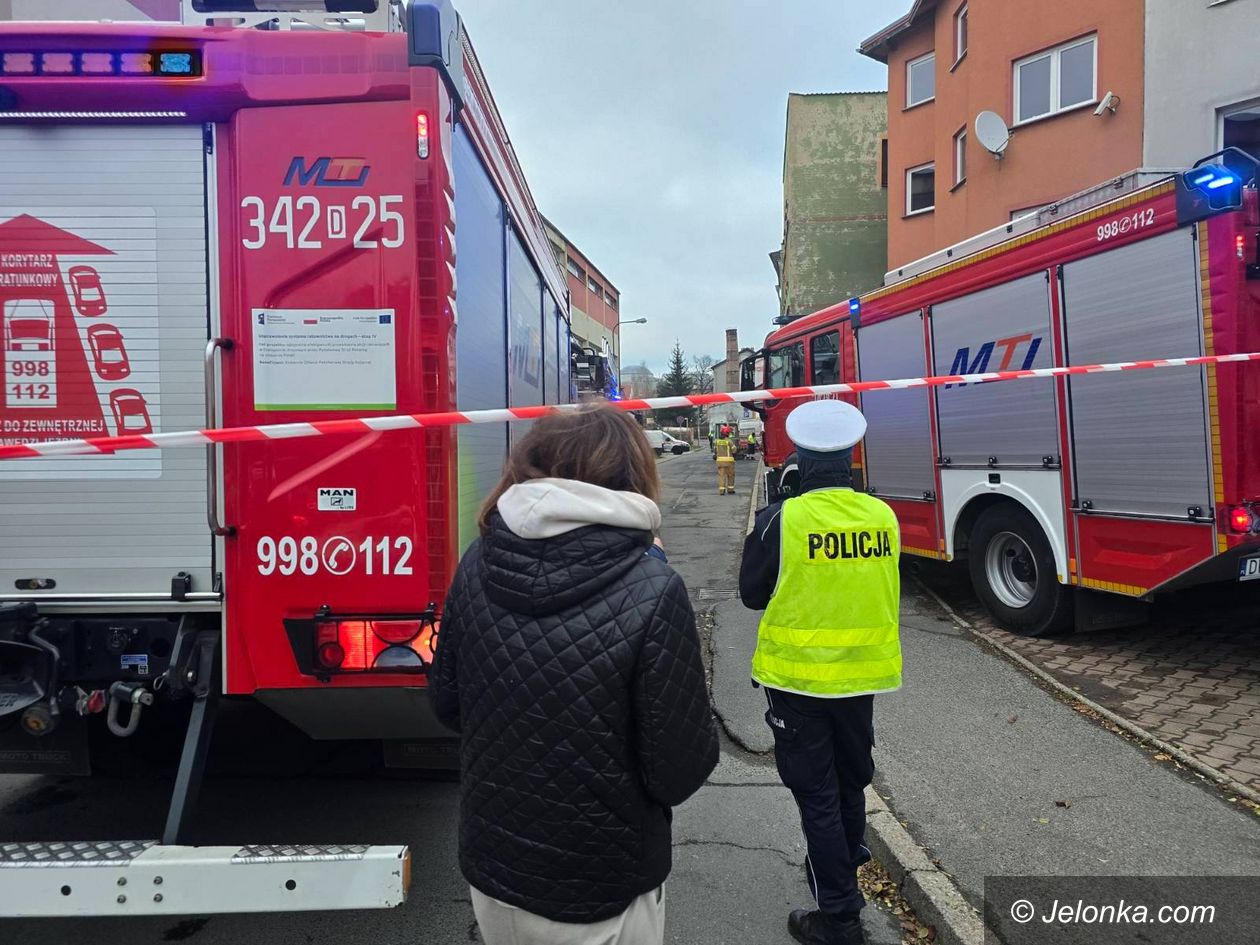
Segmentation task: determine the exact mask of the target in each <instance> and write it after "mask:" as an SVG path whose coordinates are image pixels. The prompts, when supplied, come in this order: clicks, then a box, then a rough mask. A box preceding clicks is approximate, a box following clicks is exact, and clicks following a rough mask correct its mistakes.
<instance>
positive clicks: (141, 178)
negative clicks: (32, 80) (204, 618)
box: [0, 124, 214, 600]
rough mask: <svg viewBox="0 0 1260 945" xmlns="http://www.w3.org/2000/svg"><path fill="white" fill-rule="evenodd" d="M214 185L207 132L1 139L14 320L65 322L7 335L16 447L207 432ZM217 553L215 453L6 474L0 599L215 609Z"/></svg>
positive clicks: (1, 135) (129, 131) (14, 130)
mask: <svg viewBox="0 0 1260 945" xmlns="http://www.w3.org/2000/svg"><path fill="white" fill-rule="evenodd" d="M206 188H207V185H206V157H205V148H204V146H203V136H202V128H201V126H199V125H133V126H124V125H98V124H93V125H74V126H64V125H61V126H57V125H48V124H29V125H14V126H7V125H6V126H4V127H0V313H3V317H4V318H6V319H8V318H9V317H10V316H11V315H13V314H14V313H18V314H20V313H21V312H24V311H33V310H36V309H40V308H42V309H43V310H45V311H47V312H48V313H49V315H50V316H51V321H52V331H51V336H52V337H51V344H49V345H46V346H41V345H36V344H22V345H16V346H15V345H14V344H13V343H12V342H11V341H10V340H9V335H10V332H9V331H8V330H7V329H8V328H9V327H10V326H8V325H7V324H6V326H5V328H6V331H4V332H3V333H0V337H3V338H4V339H5V342H4V343H3V344H0V369H2V371H3V381H4V390H3V396H0V440H2V441H3V442H6V443H14V442H30V441H41V440H52V439H64V438H67V437H80V436H100V435H109V434H114V433H147V432H157V431H161V430H181V429H190V428H194V429H195V428H197V427H199V426H201V425H203V424H204V423H205V418H206V405H205V394H204V383H203V358H204V350H205V347H206V340H207V333H208V330H209V329H208V326H209V325H210V316H209V310H210V309H209V304H208V283H209V280H208V276H207V269H208V267H207V259H208V256H207V248H208V240H207V212H206V207H207V201H206ZM97 326H102V327H105V326H108V327H109V328H112V329H114V330H113V331H109V330H105V331H102V330H97V331H94V332H91V334H89V332H90V331H91V330H92V329H96V328H97ZM19 349H20V350H19ZM213 553H214V552H213V545H212V540H211V538H210V535H209V531H208V528H207V525H206V457H205V455H204V451H202V450H179V451H171V452H158V451H157V450H152V451H142V452H134V453H121V454H118V455H116V456H92V457H83V458H79V457H75V458H64V459H51V458H50V459H33V460H20V461H13V462H5V463H0V599H10V600H12V599H15V598H16V599H21V598H34V599H41V598H42V599H49V598H63V599H64V597H65V596H66V595H73V596H74V597H75V598H78V599H83V598H84V597H85V596H90V597H93V598H95V597H100V598H103V599H122V598H128V599H145V598H148V599H159V598H162V597H169V595H170V593H171V580H172V578H173V577H175V576H176V575H177V574H178V573H179V572H184V573H186V574H188V575H190V576H191V578H192V590H193V592H194V594H202V593H204V594H206V595H207V596H209V592H210V591H211V590H212V574H213V570H214V561H213Z"/></svg>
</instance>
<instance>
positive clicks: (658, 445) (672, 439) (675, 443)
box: [643, 430, 691, 456]
mask: <svg viewBox="0 0 1260 945" xmlns="http://www.w3.org/2000/svg"><path fill="white" fill-rule="evenodd" d="M643 435H644V436H646V437H647V441H648V443H649V444H651V446H652V449H654V450H656V455H657V456H664V455H665V454H666V453H673V454H674V455H675V456H677V455H679V454H681V453H687V452H690V451H691V444H690V443H688V442H687V441H686V440H680V439H678V437H676V436H670V435H669V434H668V433H666V432H665V431H664V430H644V431H643Z"/></svg>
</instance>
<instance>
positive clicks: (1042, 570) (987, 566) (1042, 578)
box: [968, 504, 1074, 637]
mask: <svg viewBox="0 0 1260 945" xmlns="http://www.w3.org/2000/svg"><path fill="white" fill-rule="evenodd" d="M969 546H970V550H969V552H968V566H969V569H970V571H971V583H972V586H973V587H974V588H975V590H976V594H977V596H978V597H979V598H980V600H981V602H982V603H983V604H984V606H985V607H986V608H987V609H988V611H989V613H991V614H992V615H993V616H994V617H995V618H996V619H997V621H998V623H1000V624H1001V625H1002V626H1003V627H1004V628H1006V629H1007V630H1010V631H1011V632H1012V633H1018V634H1020V635H1022V636H1029V637H1052V636H1057V635H1060V634H1064V633H1068V632H1070V631H1071V630H1072V622H1073V618H1074V611H1073V608H1072V589H1071V588H1069V587H1065V586H1063V585H1062V584H1060V583H1059V579H1058V569H1057V568H1056V567H1055V563H1054V553H1053V551H1052V550H1051V548H1050V542H1049V541H1047V540H1046V536H1045V532H1043V531H1042V530H1041V526H1040V525H1039V524H1038V523H1037V520H1036V519H1035V518H1033V516H1032V513H1030V512H1029V511H1028V510H1027V509H1024V508H1022V507H1021V506H1018V505H1014V504H1002V505H995V506H993V507H992V508H989V509H986V510H985V511H983V512H981V513H980V517H979V518H978V519H976V523H975V525H974V526H972V529H971V539H970V543H969Z"/></svg>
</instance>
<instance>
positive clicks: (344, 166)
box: [284, 157, 372, 187]
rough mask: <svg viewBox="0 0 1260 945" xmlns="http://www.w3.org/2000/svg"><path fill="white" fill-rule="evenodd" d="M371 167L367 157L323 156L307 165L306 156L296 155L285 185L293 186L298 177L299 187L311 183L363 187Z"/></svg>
mask: <svg viewBox="0 0 1260 945" xmlns="http://www.w3.org/2000/svg"><path fill="white" fill-rule="evenodd" d="M371 169H372V168H371V165H369V164H368V163H367V160H366V159H365V158H351V157H321V158H316V159H315V160H314V161H312V162H311V164H310V166H307V163H306V158H300V157H295V158H294V159H293V160H292V161H291V162H290V163H289V170H288V173H286V174H285V175H284V186H286V187H291V186H293V182H294V180H295V179H296V181H297V184H298V186H299V187H305V186H306V185H307V184H310V183H314V184H315V186H316V187H362V186H363V185H364V184H366V183H367V177H368V171H370V170H371Z"/></svg>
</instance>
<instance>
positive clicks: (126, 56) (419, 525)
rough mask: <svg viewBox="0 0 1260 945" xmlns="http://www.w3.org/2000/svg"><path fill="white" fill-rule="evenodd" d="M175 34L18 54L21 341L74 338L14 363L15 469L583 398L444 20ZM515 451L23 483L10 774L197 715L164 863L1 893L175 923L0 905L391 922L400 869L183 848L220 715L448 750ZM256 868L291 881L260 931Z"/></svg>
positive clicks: (524, 208) (15, 885) (284, 10)
mask: <svg viewBox="0 0 1260 945" xmlns="http://www.w3.org/2000/svg"><path fill="white" fill-rule="evenodd" d="M182 13H183V23H182V24H175V23H129V24H117V23H115V24H106V23H99V24H98V23H73V24H71V23H62V24H55V23H5V24H0V155H2V159H0V309H3V310H4V311H5V312H6V313H10V316H9V324H8V326H7V329H6V330H7V332H8V336H9V337H11V338H19V335H21V337H20V338H19V340H22V339H23V338H28V337H33V334H32V331H30V330H28V329H22V326H21V325H19V324H18V323H17V322H16V321H15V318H16V316H13V315H12V314H11V313H12V312H24V311H26V310H28V309H30V310H35V311H41V310H42V311H46V312H48V321H47V327H46V331H45V335H40V336H39V337H41V338H42V337H45V336H47V337H51V338H53V339H55V345H52V344H45V345H42V346H41V345H38V344H30V343H26V342H23V343H22V344H14V343H12V341H11V342H10V343H9V344H6V345H5V346H4V350H3V351H0V359H2V363H0V370H2V373H3V377H4V393H3V397H2V398H0V437H2V438H3V440H2V441H3V442H5V443H22V442H31V441H38V440H43V439H60V438H65V437H68V436H69V437H73V436H82V435H101V434H115V433H126V432H128V431H131V432H135V431H136V430H137V429H139V427H141V426H143V427H145V428H146V430H151V431H153V432H160V431H161V430H180V429H197V428H200V427H202V426H204V425H208V426H210V427H214V426H238V425H251V424H263V423H277V422H280V423H299V424H310V425H311V426H312V427H314V428H317V427H318V425H319V423H320V422H321V421H323V420H331V419H339V418H344V417H352V416H358V415H366V416H373V415H384V414H391V413H412V412H427V411H445V410H453V409H461V410H463V409H477V408H486V407H501V406H503V405H505V404H507V405H533V404H543V403H559V402H570V401H571V400H572V394H571V359H570V339H569V326H568V304H567V296H566V293H565V288H564V285H565V283H564V277H563V274H562V273H561V272H560V270H559V268H558V266H557V264H556V261H555V258H554V257H553V255H552V252H551V250H550V247H549V244H548V241H547V239H546V236H545V234H544V231H543V228H542V224H541V220H540V217H539V215H538V212H537V209H536V208H535V205H534V202H533V199H532V197H531V194H530V191H529V188H528V186H527V184H526V182H525V178H524V176H523V175H522V173H521V169H520V167H519V165H518V163H517V160H516V157H515V155H514V153H513V150H512V147H511V145H510V143H509V140H508V136H507V132H506V131H505V129H504V126H503V122H502V119H501V117H500V115H499V112H498V110H497V108H496V107H495V103H494V100H493V98H492V97H491V94H490V90H489V88H488V87H487V85H486V81H485V78H484V76H483V74H482V71H481V67H480V66H479V65H478V61H477V57H476V55H475V54H474V52H473V48H472V46H471V44H470V42H469V39H468V36H467V35H466V33H465V31H464V29H463V27H462V24H461V22H460V20H459V18H458V16H457V15H456V14H455V12H454V10H453V9H452V8H451V6H450V4H449V2H447V0H416V2H411V3H408V4H400V3H396V2H391V0H328V2H322V0H320V2H313V3H311V2H307V3H300V2H288V0H286V2H283V3H274V2H270V3H258V4H256V5H255V4H253V3H249V2H244V3H243V2H240V0H184V2H183V6H182ZM89 273H90V278H89ZM457 287H458V288H457ZM106 299H108V314H109V322H110V327H111V328H112V329H113V334H112V335H110V339H109V341H110V344H111V345H112V348H113V349H114V350H116V351H117V352H120V353H121V352H123V351H125V352H126V354H125V362H124V363H125V365H126V369H125V370H118V369H116V368H112V367H110V366H109V365H110V364H112V363H113V362H103V358H104V354H103V352H104V349H103V347H102V343H101V336H100V331H101V329H100V327H99V325H98V324H97V323H98V322H100V318H99V317H98V316H100V315H101V314H102V313H103V312H104V311H105V306H106V302H105V300H106ZM89 303H90V304H89ZM41 307H42V308H41ZM20 329H21V330H25V331H26V334H25V335H22V334H21V330H20ZM115 336H116V337H115ZM119 356H121V355H118V356H114V361H117V360H118V357H119ZM103 363H106V369H103V368H102V364H103ZM521 432H522V430H521V427H520V426H519V425H517V426H514V427H513V428H511V429H509V428H508V426H507V425H506V424H503V425H481V426H477V427H474V428H469V429H464V430H460V431H459V432H458V434H456V433H454V432H452V431H450V430H425V431H411V432H395V433H389V434H381V433H370V434H365V435H362V436H332V437H315V438H303V439H278V440H273V441H271V442H267V443H259V444H243V445H232V446H225V447H222V448H217V447H214V446H208V447H207V449H206V451H205V452H204V453H198V452H185V451H177V452H169V453H164V452H159V451H156V450H151V451H144V452H139V453H131V454H125V455H122V454H120V455H118V456H113V457H111V456H100V455H96V456H91V457H68V458H61V459H52V458H49V459H32V460H19V461H16V462H12V463H3V464H0V774H4V773H32V772H40V773H42V772H62V773H86V772H87V770H88V764H89V758H88V757H87V752H86V748H85V745H86V744H87V739H86V730H87V729H88V728H89V726H91V725H99V726H101V727H106V726H107V727H108V729H109V731H110V732H112V733H114V734H115V735H117V736H120V737H127V736H130V735H131V734H132V733H133V732H135V731H136V730H137V728H140V729H143V728H144V726H145V721H146V718H145V717H147V716H151V715H154V714H157V713H160V712H163V711H165V710H166V708H167V706H168V705H169V704H170V703H174V702H178V701H180V700H183V701H185V702H191V703H192V704H193V711H192V716H191V718H192V722H191V724H190V727H189V729H188V732H187V736H186V740H185V743H184V752H183V756H182V758H181V761H180V767H179V773H178V781H177V785H176V790H175V795H174V800H173V802H172V806H171V810H170V813H169V816H168V819H167V823H166V829H165V832H164V835H163V844H159V845H155V846H150V845H144V844H139V845H124V847H122V848H118V847H112V846H108V845H99V844H89V845H84V846H82V847H76V848H74V851H72V852H71V853H66V854H64V855H63V854H61V853H57V852H55V851H54V852H50V848H49V847H48V845H47V844H27V845H21V844H18V845H14V846H13V848H12V849H10V848H8V847H3V846H0V867H14V866H21V865H33V866H36V867H38V866H40V865H42V861H46V860H48V859H49V858H50V857H51V858H52V859H54V860H59V861H62V860H63V861H65V862H64V863H60V864H59V865H63V866H68V867H69V866H81V865H82V864H83V863H87V864H89V865H91V863H93V862H96V863H99V862H101V861H102V859H105V860H111V859H117V860H118V861H119V862H120V863H123V864H124V865H126V864H128V863H129V864H130V865H131V868H132V869H133V870H139V869H141V867H144V868H146V869H147V868H148V867H149V866H150V865H154V864H158V865H157V868H158V869H164V870H166V871H167V872H166V874H164V875H166V882H165V884H164V886H163V895H162V896H158V897H157V901H156V903H155V902H154V901H153V897H151V896H136V897H128V898H129V899H130V901H129V902H127V903H126V904H125V905H122V903H123V898H122V897H119V898H118V901H117V904H116V903H115V893H116V892H117V890H116V889H115V888H114V886H113V885H112V884H113V878H110V879H109V880H108V883H107V884H106V885H105V886H104V887H102V886H101V885H100V883H99V882H98V880H99V879H100V877H102V876H104V875H105V874H104V873H100V872H99V871H98V872H95V873H94V872H92V871H91V870H90V869H89V870H86V871H84V872H83V873H82V876H81V877H80V879H79V880H76V879H75V878H74V876H73V875H72V873H73V872H74V870H71V872H63V871H62V870H56V871H51V872H50V871H48V870H43V871H41V870H40V869H37V868H36V869H20V868H13V869H4V868H0V901H3V902H4V904H5V906H4V907H3V908H4V909H5V910H6V911H7V910H8V909H9V908H12V909H17V910H18V911H19V912H22V913H23V914H65V913H67V912H74V913H77V914H84V913H85V912H91V911H93V910H97V911H100V910H103V911H104V912H105V913H106V914H119V915H125V914H136V913H138V912H145V911H148V912H164V913H187V912H204V911H224V910H238V911H239V910H241V909H267V908H288V909H294V908H321V909H322V908H331V907H347V908H348V907H364V906H371V905H383V904H386V900H388V899H389V898H390V897H389V896H387V895H385V893H384V892H383V890H386V889H387V888H388V889H392V890H393V891H394V893H393V894H392V895H393V900H392V901H397V898H398V888H399V884H400V883H401V882H402V879H401V877H402V872H403V871H402V870H400V868H399V857H400V856H401V855H402V854H401V852H400V851H399V850H392V851H391V850H385V851H384V852H383V853H382V852H380V851H379V848H371V849H365V848H356V849H338V850H335V851H333V852H329V851H327V850H319V849H315V850H311V849H299V850H297V851H296V852H295V851H288V852H284V851H276V850H265V851H262V852H255V853H249V852H242V851H240V850H236V849H233V850H229V851H227V853H225V854H223V855H222V856H220V857H219V858H218V859H216V856H219V854H218V853H214V852H213V851H212V852H211V853H204V852H199V853H198V854H197V856H196V857H192V858H191V859H190V857H189V856H187V855H185V856H184V858H183V859H180V856H181V855H182V854H180V855H176V854H175V853H172V852H171V851H172V850H174V851H179V850H183V849H185V848H182V847H179V846H177V844H179V843H180V841H181V838H182V837H183V836H184V833H185V826H186V822H187V817H188V813H189V807H190V804H189V803H188V802H189V801H190V798H191V797H192V795H193V793H194V791H195V786H196V783H197V781H198V779H199V778H200V774H201V765H202V762H203V760H204V758H205V753H206V746H207V742H208V738H209V731H210V725H209V719H210V718H211V717H212V710H213V707H214V702H215V699H216V696H219V695H226V696H233V697H250V698H253V699H256V700H259V701H260V702H262V703H264V704H265V705H266V706H268V707H270V708H271V709H272V710H274V711H275V712H276V713H278V714H279V715H281V716H283V717H284V718H285V719H287V720H289V721H290V722H292V723H293V724H294V725H296V726H297V727H298V728H300V729H302V730H303V731H305V732H306V733H308V734H309V735H310V736H312V737H314V738H318V739H381V740H387V742H388V743H389V744H392V745H395V746H397V745H398V744H400V743H401V740H409V741H408V742H407V744H409V745H414V744H423V741H422V740H425V739H443V738H444V737H449V733H447V732H445V730H443V729H442V728H441V727H440V726H439V725H438V724H437V722H436V720H435V719H434V718H433V717H432V715H431V714H430V712H429V708H428V700H427V698H426V695H425V685H426V672H427V669H428V667H429V663H430V660H431V658H432V647H433V640H434V636H435V634H436V633H437V632H438V629H439V627H440V614H441V604H442V597H443V594H444V592H445V589H446V587H447V584H448V582H449V579H450V577H451V574H452V571H453V568H454V565H455V563H456V561H457V558H458V555H459V553H460V551H461V549H462V548H463V547H464V546H465V545H466V544H467V543H468V542H469V541H470V540H471V539H472V537H473V534H474V531H475V519H476V511H477V505H478V503H479V501H480V500H481V499H482V497H484V495H486V493H487V492H488V491H489V489H490V487H491V486H492V485H493V483H494V482H495V480H496V479H497V478H498V475H499V473H500V470H501V469H502V465H503V461H504V458H505V456H506V453H507V450H508V449H509V446H510V444H511V441H512V439H513V438H514V437H519V436H520V435H521ZM417 740H418V741H417ZM75 851H77V852H75ZM220 852H221V851H220ZM365 858H366V859H367V860H368V861H371V862H374V863H376V867H375V868H376V869H377V870H378V872H377V873H373V872H371V871H370V870H369V871H368V872H363V870H362V869H361V870H360V871H359V872H358V873H356V874H355V876H356V877H357V878H356V879H355V880H354V881H353V882H349V883H347V882H344V881H343V880H339V879H338V878H337V875H336V872H335V871H336V870H337V869H345V868H348V867H347V866H346V864H347V863H348V862H349V861H354V862H355V863H357V864H358V865H359V866H360V867H361V866H362V865H363V864H362V861H364V860H365ZM133 860H134V862H133ZM194 862H195V863H196V865H198V867H199V868H200V869H201V870H202V872H201V873H200V874H199V875H198V877H197V880H196V881H195V882H187V883H184V884H182V885H181V884H178V883H176V884H175V886H174V887H173V886H172V876H175V875H178V873H179V870H178V867H179V866H180V865H181V864H184V865H187V864H188V863H194ZM239 862H248V863H251V864H261V865H260V866H259V868H260V869H263V870H264V872H263V873H253V874H252V876H251V878H252V879H253V882H252V883H248V884H247V886H248V887H249V889H250V890H251V892H250V895H249V896H246V897H244V898H242V897H241V896H240V895H239V889H240V888H241V887H242V884H241V882H240V881H239V879H240V877H239V875H238V874H239V872H240V871H239V870H238V871H237V874H232V873H231V871H232V868H233V867H232V865H233V864H234V863H239ZM161 864H166V865H164V866H163V865H161ZM294 864H298V865H297V866H296V867H295V866H294ZM339 864H340V866H339ZM216 869H218V870H219V873H217V874H216V873H214V872H213V871H214V870H216ZM265 869H274V870H277V871H279V872H281V873H284V872H285V871H289V870H292V869H300V870H307V871H308V874H307V875H308V877H309V878H308V879H305V880H304V881H302V882H300V883H298V884H297V891H294V887H293V886H288V885H286V884H285V883H283V882H281V883H277V884H274V889H272V887H271V886H267V885H266V882H262V885H259V884H260V878H261V877H263V876H265V875H266V873H265ZM321 869H322V872H321ZM365 869H366V867H365ZM206 870H209V871H210V872H209V873H207V872H206ZM311 871H313V872H311ZM330 871H332V872H331V874H330ZM246 872H248V870H247V871H246ZM54 874H56V875H54ZM220 874H222V876H220ZM132 875H135V874H134V873H133V874H132ZM330 875H331V876H332V878H331V879H330V878H328V877H329V876H330ZM223 876H226V877H227V878H223ZM211 877H218V879H211ZM364 877H366V879H365V878H364ZM270 878H271V877H269V878H268V879H270ZM373 878H376V879H378V880H379V882H377V883H376V884H375V886H374V885H373ZM52 879H56V882H55V883H51V880H52ZM220 879H221V880H222V881H221V882H220V881H219V880H220ZM343 879H344V877H343ZM50 883H51V884H50ZM264 887H265V888H264ZM64 890H72V891H73V893H71V892H64ZM233 890H237V893H236V894H235V895H236V898H233V895H234V893H233Z"/></svg>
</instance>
